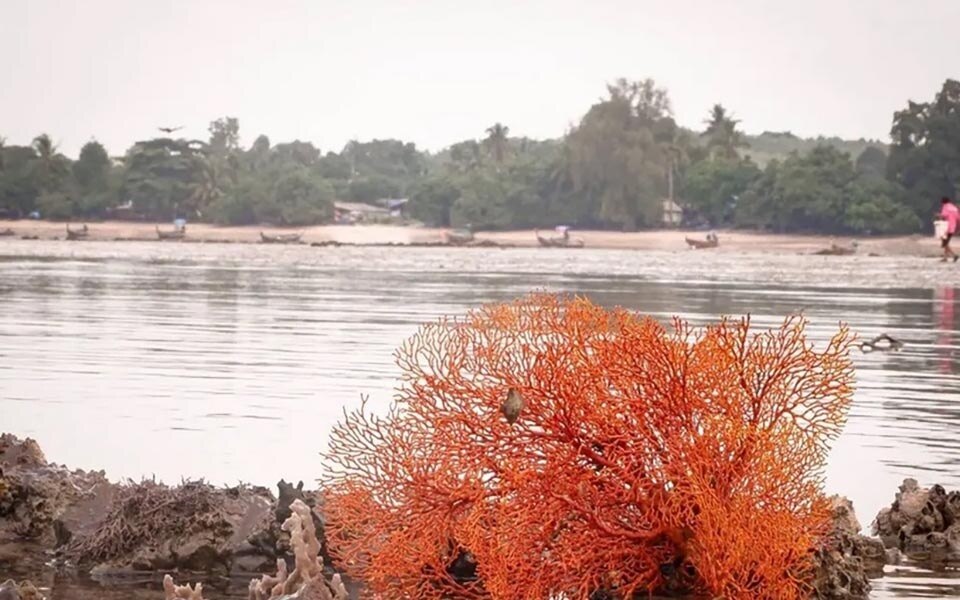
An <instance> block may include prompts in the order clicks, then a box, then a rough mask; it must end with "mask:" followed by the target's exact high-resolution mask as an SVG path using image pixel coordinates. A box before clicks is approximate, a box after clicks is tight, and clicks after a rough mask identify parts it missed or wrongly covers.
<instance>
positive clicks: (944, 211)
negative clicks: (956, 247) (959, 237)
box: [940, 196, 960, 262]
mask: <svg viewBox="0 0 960 600" xmlns="http://www.w3.org/2000/svg"><path fill="white" fill-rule="evenodd" d="M940 204H941V208H940V218H941V219H943V220H944V221H946V222H947V233H946V235H944V236H943V240H942V242H941V243H940V245H941V246H942V247H943V261H944V262H946V261H947V260H948V259H950V258H952V259H953V262H957V255H956V254H955V253H954V252H953V250H951V249H950V240H951V239H953V236H954V235H955V234H956V233H957V223H958V222H960V208H957V205H956V204H954V203H953V202H950V198H947V197H946V196H944V197H943V198H941V199H940Z"/></svg>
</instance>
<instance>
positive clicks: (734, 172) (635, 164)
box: [0, 79, 960, 234]
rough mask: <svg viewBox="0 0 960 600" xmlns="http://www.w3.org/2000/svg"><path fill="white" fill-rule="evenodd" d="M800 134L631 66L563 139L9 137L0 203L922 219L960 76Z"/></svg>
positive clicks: (457, 220)
mask: <svg viewBox="0 0 960 600" xmlns="http://www.w3.org/2000/svg"><path fill="white" fill-rule="evenodd" d="M765 135H766V134H765ZM790 137H792V136H791V135H790V134H789V133H783V134H770V135H769V136H767V137H766V138H765V144H766V145H765V147H764V148H763V149H758V151H759V152H761V153H764V154H765V156H764V162H763V164H761V163H759V162H758V161H757V160H755V159H754V158H753V157H752V156H751V143H750V139H751V138H749V137H748V136H746V135H745V134H744V133H743V132H742V131H741V130H740V127H739V121H738V120H737V119H735V118H734V117H733V116H732V115H731V114H730V112H729V111H728V110H727V109H725V108H724V107H723V106H722V105H720V104H717V105H716V106H714V107H713V109H712V110H711V111H710V113H709V114H708V115H707V118H706V119H705V127H704V130H703V131H702V132H695V131H692V130H690V129H686V128H683V127H680V126H678V125H677V123H676V121H675V120H674V118H673V113H672V109H671V103H670V98H669V95H668V93H667V91H666V90H665V89H663V88H661V87H659V86H657V85H656V83H655V82H654V81H652V80H650V79H647V80H643V81H628V80H625V79H621V80H617V81H615V82H613V83H611V84H609V85H608V86H607V90H606V94H605V95H604V97H603V98H601V99H600V100H599V101H598V102H597V103H595V104H594V105H593V106H591V107H590V108H589V110H588V111H587V112H586V114H585V115H584V116H583V117H582V118H581V119H580V121H579V123H577V124H576V125H575V126H573V127H572V128H571V129H570V130H569V131H568V132H567V134H566V135H565V136H564V137H562V138H560V139H551V140H534V139H529V138H525V137H522V138H521V137H511V136H510V130H509V128H508V127H507V126H505V125H503V124H501V123H496V124H494V125H492V126H491V127H489V128H488V129H487V130H486V132H485V135H484V136H483V137H482V138H480V139H471V140H465V141H462V142H459V143H456V144H453V145H452V146H450V147H448V148H446V149H444V150H443V151H441V152H437V153H429V152H423V151H421V150H419V149H417V147H416V146H415V145H414V144H412V143H405V142H402V141H398V140H373V141H369V142H358V141H351V142H350V143H348V144H347V145H346V146H345V147H344V148H343V149H342V150H340V151H339V152H332V151H330V152H326V153H322V152H321V151H320V150H319V149H318V148H316V147H315V146H314V145H313V144H311V143H309V142H302V141H293V142H288V143H281V144H272V143H271V141H270V139H269V138H267V137H266V136H264V135H260V136H259V137H257V138H256V139H255V140H254V141H253V143H252V144H251V145H250V146H249V147H243V146H242V145H241V144H240V124H239V122H238V121H237V119H235V118H230V117H226V118H222V119H218V120H216V121H214V122H212V123H211V124H210V127H209V136H208V139H206V140H195V139H184V138H175V137H171V136H167V137H157V138H154V139H149V140H142V141H138V142H136V143H134V144H133V146H131V147H130V148H129V149H128V150H127V151H126V153H125V154H124V155H123V156H122V157H110V156H109V155H108V154H107V151H106V149H105V148H104V147H103V146H102V145H101V144H100V143H98V142H96V141H91V142H89V143H87V144H86V145H84V146H83V148H82V149H81V151H80V154H79V156H78V157H77V159H76V160H71V159H69V158H67V157H66V156H64V155H63V154H62V153H60V152H59V151H58V149H57V147H56V145H55V144H54V143H53V140H52V139H51V137H50V136H49V135H47V134H42V135H39V136H37V137H36V138H35V139H34V140H33V143H32V144H31V145H30V146H16V145H5V144H4V143H3V138H0V216H6V217H13V218H18V217H24V216H27V215H30V214H34V215H35V216H36V215H39V216H40V217H42V218H47V219H62V220H69V219H97V218H110V217H114V218H116V217H118V216H121V215H122V216H125V217H133V218H143V219H150V220H161V221H164V220H169V219H171V218H174V217H184V218H188V219H190V220H200V221H208V222H214V223H219V224H238V225H240V224H254V223H269V224H275V225H309V224H316V223H324V222H329V221H330V220H331V219H332V217H333V214H334V210H333V203H334V200H348V201H354V202H363V203H375V202H377V201H378V200H382V199H385V198H401V197H405V198H409V203H408V209H409V214H410V216H411V217H412V218H414V219H417V220H419V221H422V222H423V223H425V224H427V225H432V226H443V227H449V226H453V227H457V226H465V225H468V224H469V225H472V226H473V227H474V228H476V229H511V228H525V227H549V226H553V225H560V224H564V225H570V226H574V227H580V228H588V227H589V228H603V229H622V230H635V229H638V228H651V227H659V226H661V224H662V222H663V220H662V219H663V213H664V207H665V201H666V200H668V199H673V200H674V201H675V202H676V203H677V204H678V205H680V206H681V207H682V209H683V219H684V222H685V224H686V225H695V226H696V225H702V226H710V227H745V228H755V229H763V230H771V231H777V232H819V233H864V234H871V233H875V234H884V233H907V232H915V231H919V230H921V229H922V228H924V227H925V226H928V225H929V222H930V217H931V216H932V213H933V210H934V208H935V207H936V205H937V202H938V199H939V198H940V197H941V196H950V197H954V195H955V193H956V190H957V187H958V186H960V82H958V81H954V80H947V81H946V82H945V83H944V84H943V86H942V88H941V89H940V90H939V91H938V92H937V93H936V94H935V96H934V98H933V100H932V101H930V102H913V101H910V102H908V103H907V106H906V108H904V109H902V110H898V111H896V112H895V113H894V115H893V119H892V126H891V142H890V144H889V146H886V145H884V144H879V143H877V144H864V145H863V150H862V151H861V152H860V153H859V154H858V155H856V156H852V155H851V154H849V153H846V152H844V151H842V150H841V149H838V147H837V144H831V143H826V142H823V143H819V142H818V143H817V144H814V145H813V146H812V147H810V148H805V149H804V150H803V151H794V152H791V153H790V154H788V155H786V156H781V157H777V158H773V159H772V160H770V159H769V156H767V155H766V153H767V152H768V151H769V147H770V145H771V144H779V143H781V142H783V143H788V142H790V139H789V138H790ZM754 139H756V138H754ZM783 140H786V141H785V142H784V141H783ZM667 205H668V206H669V204H667Z"/></svg>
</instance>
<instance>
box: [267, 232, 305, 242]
mask: <svg viewBox="0 0 960 600" xmlns="http://www.w3.org/2000/svg"><path fill="white" fill-rule="evenodd" d="M301 237H303V234H302V233H275V234H268V233H264V232H262V231H261V232H260V242H261V243H263V244H299V243H300V238H301Z"/></svg>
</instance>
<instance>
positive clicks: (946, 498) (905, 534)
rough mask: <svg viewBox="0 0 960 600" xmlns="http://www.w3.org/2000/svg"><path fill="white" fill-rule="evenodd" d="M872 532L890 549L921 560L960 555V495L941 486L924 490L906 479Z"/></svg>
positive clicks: (881, 512) (912, 480)
mask: <svg viewBox="0 0 960 600" xmlns="http://www.w3.org/2000/svg"><path fill="white" fill-rule="evenodd" d="M873 532H874V534H876V535H879V536H880V539H881V540H882V541H883V543H884V545H885V546H886V547H887V548H898V549H900V550H902V551H903V552H905V553H907V554H908V555H914V556H915V557H918V558H923V557H925V558H931V557H937V558H938V559H939V558H941V557H945V556H946V555H948V554H958V553H960V492H957V491H951V492H947V490H945V489H944V488H943V486H940V485H934V486H931V487H930V488H929V489H927V488H922V487H920V486H919V485H918V484H917V481H916V480H915V479H905V480H904V481H903V484H902V485H901V486H900V489H899V491H898V492H897V494H896V497H895V498H894V501H893V503H892V504H891V505H890V507H888V508H885V509H883V510H881V511H880V512H879V513H878V514H877V517H876V519H874V521H873Z"/></svg>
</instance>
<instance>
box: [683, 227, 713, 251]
mask: <svg viewBox="0 0 960 600" xmlns="http://www.w3.org/2000/svg"><path fill="white" fill-rule="evenodd" d="M684 239H685V240H686V242H687V246H690V248H692V249H693V250H704V249H706V248H716V247H717V246H719V245H720V238H718V237H717V234H715V233H713V232H712V231H711V232H710V233H708V234H707V237H706V239H702V240H697V239H694V238H691V237H684Z"/></svg>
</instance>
